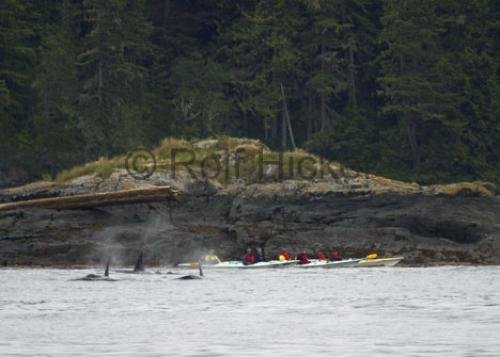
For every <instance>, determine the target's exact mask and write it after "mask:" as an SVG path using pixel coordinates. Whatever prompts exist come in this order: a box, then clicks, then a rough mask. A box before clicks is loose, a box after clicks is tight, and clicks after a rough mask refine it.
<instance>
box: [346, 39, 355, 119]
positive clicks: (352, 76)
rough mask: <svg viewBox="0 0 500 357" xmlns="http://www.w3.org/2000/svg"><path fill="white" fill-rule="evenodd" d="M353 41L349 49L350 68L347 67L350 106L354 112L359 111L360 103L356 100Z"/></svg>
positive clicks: (350, 41)
mask: <svg viewBox="0 0 500 357" xmlns="http://www.w3.org/2000/svg"><path fill="white" fill-rule="evenodd" d="M353 46H354V44H353V41H352V39H350V40H349V48H348V63H349V64H348V66H347V85H348V88H349V105H350V106H351V108H352V109H353V110H356V109H357V106H358V103H357V100H356V82H355V77H356V70H355V66H354V49H353Z"/></svg>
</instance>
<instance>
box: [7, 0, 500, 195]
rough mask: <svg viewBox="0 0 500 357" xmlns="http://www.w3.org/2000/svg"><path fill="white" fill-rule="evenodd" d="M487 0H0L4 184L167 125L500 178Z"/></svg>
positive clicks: (498, 60)
mask: <svg viewBox="0 0 500 357" xmlns="http://www.w3.org/2000/svg"><path fill="white" fill-rule="evenodd" d="M499 38H500V2H499V1H498V0H474V1H461V0H401V1H398V0H375V1H374V0H350V1H348V0H344V1H342V0H274V1H273V0H244V1H238V2H237V1H232V0H148V1H146V0H1V1H0V185H1V184H3V185H6V184H15V183H20V182H21V181H26V180H31V179H37V178H40V177H43V176H44V175H53V174H54V173H56V172H58V171H60V170H61V169H64V168H67V167H70V166H72V165H76V164H79V163H82V162H85V161H89V160H94V159H96V158H98V157H101V156H111V155H115V154H121V153H124V152H126V151H127V150H130V149H132V148H135V147H137V146H152V145H155V144H156V143H158V142H159V141H160V140H161V139H162V138H164V137H166V136H175V137H185V138H196V137H200V138H201V137H208V136H216V135H234V136H245V137H254V138H259V139H261V140H263V141H264V142H265V143H267V144H268V145H269V146H271V147H273V148H281V147H284V148H288V149H291V148H293V147H294V146H297V147H303V148H306V149H308V150H311V151H313V152H315V153H318V154H321V155H323V156H325V157H328V158H330V159H334V160H338V161H341V162H343V163H345V164H347V165H348V166H351V167H352V168H354V169H358V170H364V171H367V172H373V173H377V174H381V175H386V176H388V177H393V178H398V179H405V180H416V181H419V182H423V183H429V182H446V181H457V180H476V179H480V180H489V181H495V182H499V181H500V118H499V116H500V115H499V114H500V80H499V64H500V56H499V50H500V44H499Z"/></svg>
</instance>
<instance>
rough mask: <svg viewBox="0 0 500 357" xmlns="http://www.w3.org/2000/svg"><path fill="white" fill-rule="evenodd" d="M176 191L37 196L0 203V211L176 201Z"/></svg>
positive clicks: (135, 190) (155, 188) (157, 188)
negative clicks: (36, 197) (25, 199)
mask: <svg viewBox="0 0 500 357" xmlns="http://www.w3.org/2000/svg"><path fill="white" fill-rule="evenodd" d="M177 196H178V192H177V191H176V190H175V189H173V188H172V187H170V186H157V187H152V188H141V189H134V190H125V191H116V192H100V193H86V194H81V195H73V196H64V197H51V198H39V199H34V200H27V201H17V202H9V203H3V204H0V211H10V210H16V209H22V208H45V209H58V210H59V209H81V208H93V207H100V206H109V205H118V204H130V203H145V202H168V201H177Z"/></svg>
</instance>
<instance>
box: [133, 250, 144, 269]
mask: <svg viewBox="0 0 500 357" xmlns="http://www.w3.org/2000/svg"><path fill="white" fill-rule="evenodd" d="M142 255H143V254H142V250H141V252H140V253H139V256H138V257H137V262H136V263H135V267H134V271H144V263H143V262H142Z"/></svg>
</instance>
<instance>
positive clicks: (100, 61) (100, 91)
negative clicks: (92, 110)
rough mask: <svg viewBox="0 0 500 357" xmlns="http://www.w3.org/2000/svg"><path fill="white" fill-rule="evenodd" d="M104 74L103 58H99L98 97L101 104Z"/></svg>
mask: <svg viewBox="0 0 500 357" xmlns="http://www.w3.org/2000/svg"><path fill="white" fill-rule="evenodd" d="M102 77H103V75H102V59H99V64H98V66H97V98H98V100H99V104H102V87H103V78H102Z"/></svg>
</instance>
